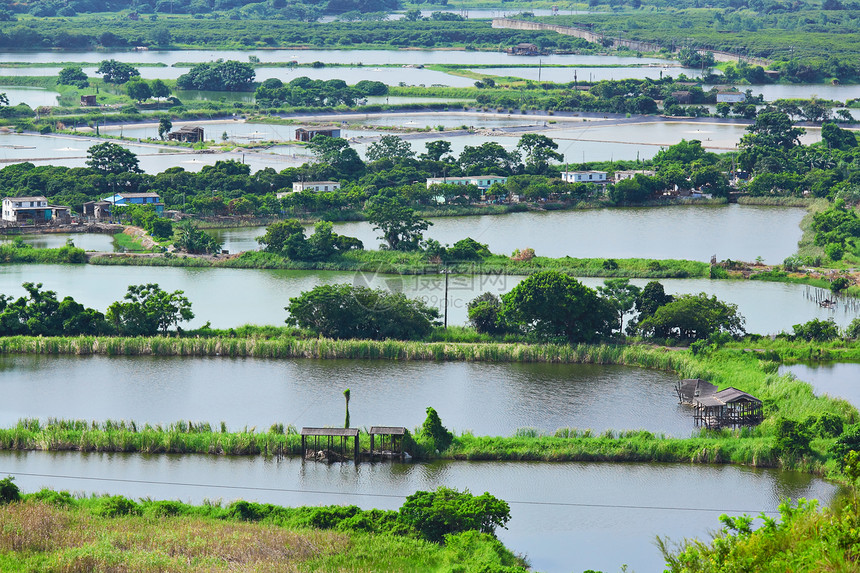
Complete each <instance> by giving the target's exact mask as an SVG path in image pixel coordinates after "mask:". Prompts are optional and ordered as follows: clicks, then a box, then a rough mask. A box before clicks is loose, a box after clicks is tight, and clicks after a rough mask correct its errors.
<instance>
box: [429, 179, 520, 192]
mask: <svg viewBox="0 0 860 573" xmlns="http://www.w3.org/2000/svg"><path fill="white" fill-rule="evenodd" d="M507 180H508V178H507V177H503V176H501V175H469V176H466V177H431V178H430V179H428V180H427V187H428V188H430V187H432V186H433V185H474V186H475V187H477V188H478V189H480V190H481V191H486V190H487V189H489V188H490V187H492V186H493V184H494V183H500V184H502V185H504V184H505V182H506V181H507Z"/></svg>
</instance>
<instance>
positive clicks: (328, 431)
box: [301, 428, 358, 437]
mask: <svg viewBox="0 0 860 573" xmlns="http://www.w3.org/2000/svg"><path fill="white" fill-rule="evenodd" d="M301 435H303V436H347V437H355V436H357V435H358V428H302V431H301Z"/></svg>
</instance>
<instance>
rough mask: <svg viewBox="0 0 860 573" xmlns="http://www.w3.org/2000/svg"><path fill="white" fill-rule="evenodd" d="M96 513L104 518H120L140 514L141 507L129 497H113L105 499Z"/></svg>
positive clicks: (101, 501)
mask: <svg viewBox="0 0 860 573" xmlns="http://www.w3.org/2000/svg"><path fill="white" fill-rule="evenodd" d="M95 512H96V514H97V515H100V516H102V517H118V516H121V515H134V514H137V513H140V507H139V506H138V505H137V504H136V503H135V502H134V501H132V500H130V499H128V498H127V497H123V496H121V495H113V496H107V497H103V498H102V499H101V500H100V503H99V505H98V507H97V509H96V510H95Z"/></svg>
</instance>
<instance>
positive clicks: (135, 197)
mask: <svg viewBox="0 0 860 573" xmlns="http://www.w3.org/2000/svg"><path fill="white" fill-rule="evenodd" d="M102 202H106V203H109V204H110V205H118V206H128V205H152V206H153V207H155V212H156V213H158V214H159V215H161V214H162V213H163V212H164V203H162V202H161V197H159V195H158V193H115V194H113V195H110V196H108V197H105V198H104V199H102Z"/></svg>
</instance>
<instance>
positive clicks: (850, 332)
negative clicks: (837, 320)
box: [845, 318, 860, 340]
mask: <svg viewBox="0 0 860 573" xmlns="http://www.w3.org/2000/svg"><path fill="white" fill-rule="evenodd" d="M845 338H850V339H851V340H857V339H860V318H855V319H854V320H852V321H851V324H849V325H848V328H846V329H845Z"/></svg>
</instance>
